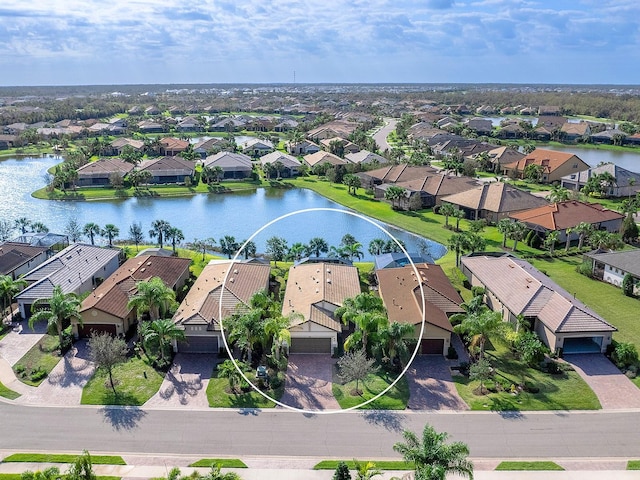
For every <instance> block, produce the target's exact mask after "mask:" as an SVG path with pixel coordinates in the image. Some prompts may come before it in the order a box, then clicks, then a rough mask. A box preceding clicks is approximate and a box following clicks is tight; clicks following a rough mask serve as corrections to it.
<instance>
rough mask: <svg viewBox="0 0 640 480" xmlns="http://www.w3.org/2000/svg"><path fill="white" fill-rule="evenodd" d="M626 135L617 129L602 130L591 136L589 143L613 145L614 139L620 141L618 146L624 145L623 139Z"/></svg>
mask: <svg viewBox="0 0 640 480" xmlns="http://www.w3.org/2000/svg"><path fill="white" fill-rule="evenodd" d="M627 136H628V134H627V133H625V132H623V131H622V130H618V129H617V128H612V129H609V130H604V131H602V132H598V133H593V134H591V141H592V142H593V143H607V144H615V143H616V138H619V139H620V145H622V144H623V143H624V140H625V138H627Z"/></svg>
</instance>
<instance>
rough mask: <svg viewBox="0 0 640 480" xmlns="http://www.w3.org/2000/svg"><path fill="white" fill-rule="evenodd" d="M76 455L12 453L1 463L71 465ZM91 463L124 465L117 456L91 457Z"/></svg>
mask: <svg viewBox="0 0 640 480" xmlns="http://www.w3.org/2000/svg"><path fill="white" fill-rule="evenodd" d="M77 458H78V455H71V454H58V453H14V454H13V455H9V456H8V457H6V458H5V459H4V460H2V462H3V463H18V462H19V463H25V462H26V463H73V462H74V461H75V460H76V459H77ZM91 463H93V464H96V465H126V463H125V461H124V460H123V459H122V457H121V456H119V455H91Z"/></svg>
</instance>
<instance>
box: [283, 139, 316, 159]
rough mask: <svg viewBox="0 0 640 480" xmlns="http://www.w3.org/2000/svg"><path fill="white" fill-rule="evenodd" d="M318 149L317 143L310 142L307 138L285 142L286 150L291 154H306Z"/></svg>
mask: <svg viewBox="0 0 640 480" xmlns="http://www.w3.org/2000/svg"><path fill="white" fill-rule="evenodd" d="M320 150H321V149H320V146H319V145H317V144H315V143H313V142H310V141H309V140H303V141H301V142H297V143H293V142H289V143H287V151H288V152H289V153H290V154H291V155H308V154H310V153H316V152H319V151H320Z"/></svg>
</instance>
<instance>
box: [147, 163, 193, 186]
mask: <svg viewBox="0 0 640 480" xmlns="http://www.w3.org/2000/svg"><path fill="white" fill-rule="evenodd" d="M138 170H140V171H147V172H150V173H151V180H149V181H148V182H147V183H154V184H158V183H184V182H185V179H186V178H187V177H192V176H193V173H194V171H195V166H194V163H193V162H192V161H190V160H185V159H184V158H182V157H159V158H149V159H147V160H143V161H142V162H140V164H139V165H138Z"/></svg>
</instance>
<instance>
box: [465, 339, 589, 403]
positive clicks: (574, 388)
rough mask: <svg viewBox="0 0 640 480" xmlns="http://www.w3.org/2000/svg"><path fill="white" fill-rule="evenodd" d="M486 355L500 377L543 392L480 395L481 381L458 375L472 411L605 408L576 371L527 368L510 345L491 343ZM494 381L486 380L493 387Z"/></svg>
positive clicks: (499, 378)
mask: <svg viewBox="0 0 640 480" xmlns="http://www.w3.org/2000/svg"><path fill="white" fill-rule="evenodd" d="M485 353H486V358H487V359H488V360H489V361H490V362H491V365H492V366H493V368H494V370H495V374H494V375H495V378H496V380H501V381H503V382H505V385H506V384H509V385H511V384H514V385H518V384H520V383H522V382H525V385H531V386H533V387H535V388H537V389H539V391H538V392H537V393H532V392H527V391H522V392H519V393H518V394H517V395H513V394H512V393H511V392H510V391H501V392H492V393H488V394H485V395H476V394H475V393H474V390H475V389H477V388H478V387H479V385H480V383H479V381H477V380H476V381H471V380H469V379H468V378H467V377H464V376H461V375H454V377H453V380H454V383H455V385H456V389H457V390H458V393H459V394H460V396H461V397H462V399H463V400H464V401H465V402H466V403H467V404H468V405H469V406H470V407H471V410H491V411H507V410H522V411H527V410H597V409H599V408H601V406H600V402H599V401H598V398H597V397H596V395H595V394H594V393H593V392H592V391H591V389H590V388H589V387H588V386H587V384H586V383H585V382H584V381H583V380H582V378H580V376H579V375H578V374H577V373H576V372H575V371H568V372H563V373H561V374H558V375H550V374H548V373H544V372H541V371H539V370H536V369H534V368H530V367H527V366H526V365H525V364H524V363H523V362H521V361H519V360H517V359H515V358H514V357H513V355H512V354H511V353H510V352H509V350H508V349H507V347H506V346H504V345H500V344H496V346H491V345H488V346H487V349H486V352H485ZM493 383H494V382H493V381H491V380H489V381H487V382H486V383H485V387H492V386H493Z"/></svg>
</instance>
